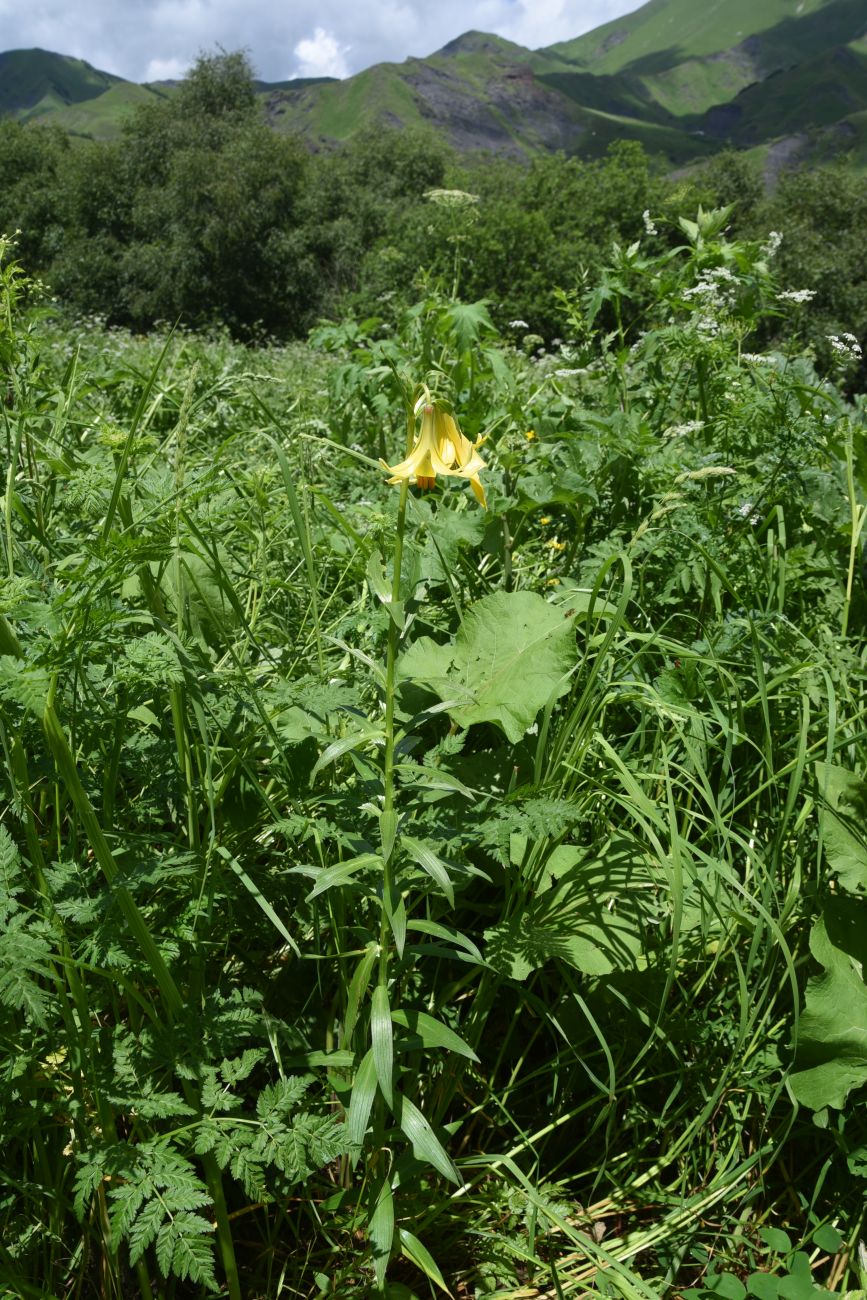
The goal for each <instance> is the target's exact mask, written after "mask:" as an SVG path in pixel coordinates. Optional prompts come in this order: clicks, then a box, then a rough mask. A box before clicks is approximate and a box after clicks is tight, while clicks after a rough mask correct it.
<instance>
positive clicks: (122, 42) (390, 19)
mask: <svg viewBox="0 0 867 1300" xmlns="http://www.w3.org/2000/svg"><path fill="white" fill-rule="evenodd" d="M641 2H642V0H77V3H76V4H74V5H71V4H70V3H69V0H29V2H28V3H26V4H22V3H21V0H0V45H2V48H3V49H6V50H20V49H31V48H33V47H34V46H35V47H38V48H40V49H43V50H52V51H54V52H55V53H57V54H70V55H73V56H74V57H75V58H79V59H86V60H87V62H88V63H91V64H93V65H94V67H96V68H99V69H101V70H102V71H103V72H113V73H115V74H116V75H118V76H121V77H126V78H127V80H129V81H158V80H164V79H169V78H176V77H182V76H183V75H184V72H185V71H186V69H187V68H188V67H189V66H190V64H191V63H192V62H193V61H194V60H195V59H196V57H197V55H199V54H201V53H205V52H209V53H212V52H214V51H215V50H216V49H217V47H218V46H221V47H222V48H223V49H224V50H227V51H232V50H239V49H243V50H246V51H247V53H248V54H249V56H250V60H251V62H252V64H253V68H254V69H255V72H256V75H257V76H258V77H260V78H261V79H262V80H263V81H283V80H286V79H288V78H290V77H325V76H328V77H347V76H351V75H352V73H354V72H360V71H361V69H362V68H367V67H370V65H371V64H372V63H380V62H383V61H386V60H387V61H390V62H397V63H399V62H402V61H403V60H404V59H406V58H409V57H410V56H416V57H421V58H423V57H425V56H426V55H428V54H432V53H433V52H434V50H438V49H439V48H440V47H441V46H443V45H445V44H446V42H447V41H450V40H452V39H453V38H454V37H455V36H459V35H460V34H461V33H462V32H466V31H469V30H472V29H476V30H478V31H485V32H496V33H497V34H498V35H500V36H505V37H507V38H508V39H509V40H512V41H516V42H518V44H520V45H526V46H529V47H530V48H531V49H538V48H539V47H540V46H543V45H552V44H553V43H554V42H555V41H563V40H568V39H570V38H572V37H575V36H580V35H581V34H582V32H587V31H590V30H591V29H592V28H594V27H599V26H601V24H602V23H606V22H609V21H610V20H611V19H612V18H619V17H620V15H621V14H625V13H629V12H630V10H633V9H637V8H638V7H639V4H640V3H641Z"/></svg>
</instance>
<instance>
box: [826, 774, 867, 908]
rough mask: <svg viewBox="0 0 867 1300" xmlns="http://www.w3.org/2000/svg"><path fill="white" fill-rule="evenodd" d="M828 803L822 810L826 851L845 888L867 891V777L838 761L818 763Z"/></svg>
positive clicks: (830, 864)
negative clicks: (865, 778) (856, 773)
mask: <svg viewBox="0 0 867 1300" xmlns="http://www.w3.org/2000/svg"><path fill="white" fill-rule="evenodd" d="M816 782H817V784H818V787H819V793H820V794H821V796H822V797H823V799H824V800H825V804H824V806H823V807H822V809H821V812H820V814H819V817H820V824H821V827H822V839H823V841H824V844H825V854H826V856H827V859H828V864H829V866H830V867H831V870H832V871H835V872H836V873H837V878H838V880H839V881H840V884H841V885H842V886H843V888H844V889H849V890H851V891H852V892H853V893H855V892H860V891H867V841H865V839H864V832H863V829H862V828H863V827H864V826H865V824H867V781H864V780H863V779H862V778H861V777H859V776H856V775H855V773H854V772H850V771H848V770H847V769H846V768H845V767H838V766H836V764H834V763H817V764H816Z"/></svg>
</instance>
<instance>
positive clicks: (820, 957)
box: [789, 898, 867, 1110]
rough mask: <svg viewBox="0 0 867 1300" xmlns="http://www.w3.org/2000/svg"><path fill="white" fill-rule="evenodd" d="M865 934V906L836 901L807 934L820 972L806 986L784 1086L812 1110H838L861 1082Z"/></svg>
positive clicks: (866, 1020) (865, 1050)
mask: <svg viewBox="0 0 867 1300" xmlns="http://www.w3.org/2000/svg"><path fill="white" fill-rule="evenodd" d="M865 934H867V902H865V901H863V900H861V899H854V898H837V899H835V900H834V901H833V903H832V904H831V905H830V906H829V907H828V908H826V915H825V916H823V917H820V919H819V920H818V921H817V922H816V924H815V926H814V927H813V932H812V934H811V935H810V951H811V952H812V954H813V956H814V957H815V958H816V960H817V961H818V962H819V963H820V965H822V966H823V967H824V972H823V973H822V974H821V975H814V976H813V978H812V979H811V980H810V981H809V982H808V984H807V991H806V994H805V1009H804V1012H803V1014H802V1016H801V1020H800V1026H799V1030H798V1043H797V1053H796V1057H795V1065H796V1069H795V1070H794V1072H793V1073H792V1074H791V1075H790V1076H789V1086H790V1088H791V1090H792V1093H793V1095H794V1097H795V1098H796V1100H797V1101H799V1102H801V1103H802V1105H804V1106H809V1107H811V1109H813V1110H821V1109H822V1108H823V1107H825V1106H834V1107H836V1108H838V1109H842V1107H843V1106H844V1104H845V1102H846V1098H847V1097H848V1095H849V1093H850V1092H851V1091H852V1089H853V1088H860V1087H862V1086H863V1085H864V1084H865V1083H867V984H865V982H864V969H865V968H864V965H863V962H862V959H861V958H862V951H863V948H864V946H865V938H864V936H865ZM832 935H833V939H832Z"/></svg>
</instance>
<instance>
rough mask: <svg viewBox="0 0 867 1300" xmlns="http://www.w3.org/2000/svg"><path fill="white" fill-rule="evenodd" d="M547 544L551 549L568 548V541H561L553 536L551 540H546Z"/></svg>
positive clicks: (562, 549) (560, 549)
mask: <svg viewBox="0 0 867 1300" xmlns="http://www.w3.org/2000/svg"><path fill="white" fill-rule="evenodd" d="M545 545H546V546H547V547H548V549H549V550H551V551H565V549H566V543H565V542H561V541H559V540H558V539H557V538H556V537H552V538H551V540H550V542H546V543H545Z"/></svg>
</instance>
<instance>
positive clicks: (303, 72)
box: [292, 27, 352, 77]
mask: <svg viewBox="0 0 867 1300" xmlns="http://www.w3.org/2000/svg"><path fill="white" fill-rule="evenodd" d="M351 48H352V47H351V46H349V45H340V44H339V43H338V41H337V39H336V37H335V36H334V34H333V33H332V32H327V31H326V30H325V28H324V27H317V28H316V30H315V32H314V33H313V36H312V38H309V37H308V38H305V39H304V40H303V41H299V42H298V44H297V45H296V46H295V49H294V51H293V53H294V55H295V57H296V59H297V60H298V63H297V64H296V66H295V70H294V71H293V73H292V76H293V77H348V76H349V66H348V64H347V62H346V55H347V54H348V53H349V51H350V49H351Z"/></svg>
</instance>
